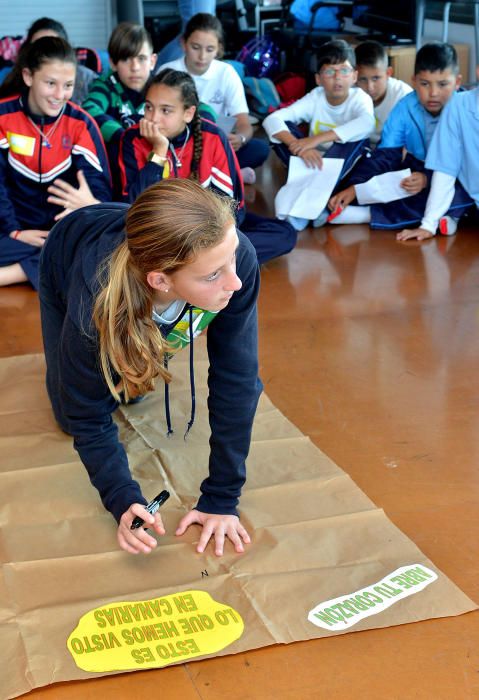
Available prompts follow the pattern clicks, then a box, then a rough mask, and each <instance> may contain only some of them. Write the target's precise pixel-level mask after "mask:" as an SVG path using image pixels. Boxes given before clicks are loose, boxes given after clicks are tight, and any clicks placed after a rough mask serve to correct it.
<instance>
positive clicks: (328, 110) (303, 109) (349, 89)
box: [263, 40, 374, 230]
mask: <svg viewBox="0 0 479 700" xmlns="http://www.w3.org/2000/svg"><path fill="white" fill-rule="evenodd" d="M354 66H355V55H354V51H353V49H352V48H351V47H350V46H349V44H347V43H346V42H345V41H342V40H335V41H329V42H328V43H326V44H323V46H321V47H320V48H319V49H318V53H317V72H316V74H315V80H316V85H317V87H316V88H314V89H313V90H311V92H309V93H308V94H307V95H305V96H304V97H302V98H301V99H299V100H297V102H294V103H293V104H292V105H290V106H289V107H285V108H284V109H279V110H278V111H277V112H273V113H272V114H270V115H269V116H268V117H267V118H266V119H265V120H264V122H263V127H264V129H265V131H266V133H267V134H268V136H269V138H270V139H271V141H272V143H273V144H274V146H273V148H274V150H275V151H276V153H277V154H278V156H279V157H280V159H281V160H282V161H283V162H284V163H285V164H288V162H289V158H290V155H294V156H299V157H300V158H302V159H303V160H304V161H305V162H306V164H307V165H308V166H310V167H312V168H321V165H322V158H323V156H326V155H327V156H328V157H331V158H344V161H345V162H344V166H343V169H342V171H341V173H340V176H339V179H338V182H341V180H343V178H344V177H345V176H346V175H347V174H348V173H349V172H350V171H351V168H352V167H353V166H354V165H355V164H356V162H357V161H358V159H359V158H360V157H361V155H362V154H363V152H364V149H365V148H366V146H367V145H368V143H369V141H368V140H367V139H368V136H369V134H370V133H371V132H372V131H373V129H374V111H373V103H372V100H371V98H370V97H369V95H366V93H365V92H364V91H363V90H361V89H360V88H355V87H353V85H354V83H355V82H356V77H357V74H356V70H355V69H354ZM302 122H306V123H307V124H309V136H307V137H304V136H303V134H302V132H301V131H300V130H299V129H298V126H297V125H299V124H301V123H302ZM326 217H327V213H326V215H325V213H324V212H323V213H322V214H321V215H320V217H319V218H318V219H316V221H315V222H313V225H315V226H321V225H322V224H323V223H324V222H325V220H326ZM291 219H294V220H292V223H293V226H295V227H296V228H297V229H298V230H301V229H302V228H304V227H305V226H307V225H308V220H307V219H298V218H295V217H291Z"/></svg>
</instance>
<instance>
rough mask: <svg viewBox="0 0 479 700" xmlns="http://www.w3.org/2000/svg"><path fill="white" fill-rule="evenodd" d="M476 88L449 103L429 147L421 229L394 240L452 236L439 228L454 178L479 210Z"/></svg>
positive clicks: (478, 105) (450, 198) (478, 100)
mask: <svg viewBox="0 0 479 700" xmlns="http://www.w3.org/2000/svg"><path fill="white" fill-rule="evenodd" d="M478 77H479V70H478ZM478 124H479V88H476V89H475V90H468V91H467V92H466V91H465V92H460V93H458V94H457V95H455V97H454V99H453V100H449V102H448V103H447V105H446V107H445V108H444V113H443V115H442V116H441V120H440V122H439V124H438V127H437V129H436V131H435V134H434V137H433V139H432V141H431V145H430V146H429V150H428V152H427V158H426V167H427V168H428V169H429V170H433V171H434V173H433V176H432V182H431V190H430V192H429V196H428V198H427V204H426V211H425V213H424V217H423V219H422V221H421V225H420V228H416V229H405V230H404V231H401V232H400V233H398V234H397V236H396V238H397V239H398V240H400V241H405V240H407V239H408V238H417V239H418V240H423V239H425V238H430V237H431V236H434V234H435V233H436V231H437V230H438V226H439V231H440V232H441V233H449V234H451V233H454V231H447V230H444V226H440V223H441V222H442V220H443V217H444V215H445V213H446V212H447V211H448V210H449V208H450V207H451V202H452V201H453V198H454V194H455V186H456V178H457V179H458V180H459V182H460V183H461V185H462V186H463V187H464V189H465V190H466V192H467V194H468V195H469V196H470V197H471V199H473V200H474V203H475V205H476V207H479V129H478V128H477V126H478Z"/></svg>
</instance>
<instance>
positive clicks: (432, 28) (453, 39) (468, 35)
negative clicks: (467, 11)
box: [424, 19, 476, 83]
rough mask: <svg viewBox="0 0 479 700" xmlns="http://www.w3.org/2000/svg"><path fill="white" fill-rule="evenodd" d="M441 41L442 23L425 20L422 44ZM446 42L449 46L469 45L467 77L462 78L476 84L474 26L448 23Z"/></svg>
mask: <svg viewBox="0 0 479 700" xmlns="http://www.w3.org/2000/svg"><path fill="white" fill-rule="evenodd" d="M434 39H436V40H439V41H440V40H441V39H442V22H440V21H438V20H432V19H427V20H426V21H425V23H424V42H426V41H432V40H434ZM447 40H448V42H449V43H450V44H468V45H469V75H468V76H466V75H464V76H463V79H464V80H465V81H467V82H471V83H474V82H476V49H475V38H474V26H473V25H472V24H457V23H456V22H449V25H448V33H447Z"/></svg>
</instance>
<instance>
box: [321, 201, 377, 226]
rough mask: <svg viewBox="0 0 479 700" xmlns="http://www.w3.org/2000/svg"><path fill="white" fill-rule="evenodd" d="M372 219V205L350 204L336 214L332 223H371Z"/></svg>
mask: <svg viewBox="0 0 479 700" xmlns="http://www.w3.org/2000/svg"><path fill="white" fill-rule="evenodd" d="M370 221H371V207H358V206H354V205H353V206H349V207H346V209H344V211H342V212H341V214H339V216H336V217H335V218H334V219H333V220H332V221H331V223H332V224H369V223H370Z"/></svg>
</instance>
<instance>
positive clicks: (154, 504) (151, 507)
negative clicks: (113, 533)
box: [130, 491, 170, 530]
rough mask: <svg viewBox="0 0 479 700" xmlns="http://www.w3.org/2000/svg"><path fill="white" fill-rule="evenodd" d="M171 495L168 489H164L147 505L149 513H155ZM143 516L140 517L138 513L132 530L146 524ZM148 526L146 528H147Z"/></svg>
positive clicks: (131, 527)
mask: <svg viewBox="0 0 479 700" xmlns="http://www.w3.org/2000/svg"><path fill="white" fill-rule="evenodd" d="M169 497H170V494H169V492H168V491H162V492H161V493H159V494H158V496H156V497H155V498H154V499H153V500H152V501H150V502H149V503H148V505H147V506H145V508H146V510H147V511H148V513H151V515H154V514H155V513H156V511H157V510H158V508H159V507H160V506H162V505H163V503H164V502H165V501H167V500H168V499H169ZM144 522H145V521H144V520H143V518H140V517H139V516H138V515H137V516H136V518H134V520H133V522H132V524H131V526H130V530H137V529H138V528H139V527H141V526H142V525H143V524H144ZM147 529H148V528H145V530H147Z"/></svg>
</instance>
